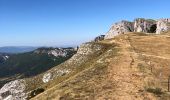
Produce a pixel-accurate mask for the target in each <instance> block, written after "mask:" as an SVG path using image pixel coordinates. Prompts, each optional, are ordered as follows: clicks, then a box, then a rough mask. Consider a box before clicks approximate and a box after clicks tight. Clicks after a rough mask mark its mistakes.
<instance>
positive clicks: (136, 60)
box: [0, 18, 170, 100]
mask: <svg viewBox="0 0 170 100" xmlns="http://www.w3.org/2000/svg"><path fill="white" fill-rule="evenodd" d="M169 44H170V18H167V19H158V20H152V19H144V18H137V19H135V20H134V22H129V21H121V22H118V23H115V24H113V25H112V27H111V28H110V30H109V31H108V32H107V33H106V35H100V36H98V37H96V38H95V39H94V40H93V41H91V42H86V43H83V44H81V45H80V46H79V48H78V50H76V51H75V52H73V53H72V55H71V56H69V57H70V58H68V59H67V60H65V61H63V62H62V63H60V64H59V65H56V66H54V67H51V68H50V69H49V70H47V71H44V72H42V73H39V74H38V75H35V76H32V77H24V78H20V79H16V80H13V81H10V82H8V83H6V84H4V85H3V86H2V88H1V89H0V100H170V78H169V76H170V73H169V72H170V67H169V66H170V45H169ZM70 50H71V51H74V49H73V48H72V49H61V48H56V49H54V48H53V49H44V48H40V49H37V50H35V51H34V52H33V54H47V55H50V56H54V57H58V56H60V57H67V56H66V55H67V54H68V51H70ZM9 59H10V58H9ZM31 71H32V72H34V70H31Z"/></svg>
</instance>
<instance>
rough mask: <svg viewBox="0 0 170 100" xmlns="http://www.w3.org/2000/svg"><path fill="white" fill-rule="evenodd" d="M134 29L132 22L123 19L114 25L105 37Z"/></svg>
mask: <svg viewBox="0 0 170 100" xmlns="http://www.w3.org/2000/svg"><path fill="white" fill-rule="evenodd" d="M132 31H134V28H133V23H132V22H128V21H121V22H118V23H115V24H113V25H112V27H111V28H110V30H109V32H107V33H106V36H105V39H108V38H111V37H114V36H116V35H119V34H124V33H126V32H132Z"/></svg>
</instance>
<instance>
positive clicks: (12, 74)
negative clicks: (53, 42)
mask: <svg viewBox="0 0 170 100" xmlns="http://www.w3.org/2000/svg"><path fill="white" fill-rule="evenodd" d="M75 53H76V51H75V50H74V48H38V49H36V50H34V51H31V52H26V53H19V54H10V55H8V54H1V56H0V71H1V72H0V87H1V86H2V85H3V84H4V83H6V82H9V81H11V80H15V79H18V78H26V77H32V76H36V75H38V74H40V73H42V72H45V71H47V70H49V69H50V68H52V67H54V66H56V65H59V64H61V63H62V62H64V61H66V60H67V59H69V58H70V57H72V56H73V55H74V54H75Z"/></svg>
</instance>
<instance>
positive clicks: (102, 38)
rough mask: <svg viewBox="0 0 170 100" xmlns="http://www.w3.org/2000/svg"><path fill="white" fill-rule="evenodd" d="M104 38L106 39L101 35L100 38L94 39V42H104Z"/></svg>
mask: <svg viewBox="0 0 170 100" xmlns="http://www.w3.org/2000/svg"><path fill="white" fill-rule="evenodd" d="M104 37H105V35H100V36H98V37H96V38H95V39H94V41H95V42H99V41H102V40H104Z"/></svg>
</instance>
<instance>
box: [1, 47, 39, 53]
mask: <svg viewBox="0 0 170 100" xmlns="http://www.w3.org/2000/svg"><path fill="white" fill-rule="evenodd" d="M37 48H38V47H31V46H5V47H0V52H2V53H24V52H30V51H33V50H35V49H37Z"/></svg>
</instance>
